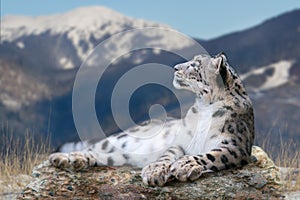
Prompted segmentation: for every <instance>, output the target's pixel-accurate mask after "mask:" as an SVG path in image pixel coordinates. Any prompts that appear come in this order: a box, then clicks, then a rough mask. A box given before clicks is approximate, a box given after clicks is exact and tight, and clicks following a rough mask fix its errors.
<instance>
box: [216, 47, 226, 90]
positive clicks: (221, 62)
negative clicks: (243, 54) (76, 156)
mask: <svg viewBox="0 0 300 200" xmlns="http://www.w3.org/2000/svg"><path fill="white" fill-rule="evenodd" d="M214 62H215V66H216V71H215V73H216V74H219V75H220V77H221V79H222V82H223V85H224V86H225V88H228V87H229V83H228V77H229V74H228V73H229V72H228V69H227V67H226V62H227V57H226V55H225V54H224V53H223V52H221V53H219V54H218V55H216V56H215V58H214Z"/></svg>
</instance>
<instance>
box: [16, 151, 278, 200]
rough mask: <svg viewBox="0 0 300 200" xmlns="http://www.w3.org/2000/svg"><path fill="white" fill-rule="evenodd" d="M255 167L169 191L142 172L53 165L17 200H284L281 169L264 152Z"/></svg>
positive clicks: (38, 170)
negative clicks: (145, 181)
mask: <svg viewBox="0 0 300 200" xmlns="http://www.w3.org/2000/svg"><path fill="white" fill-rule="evenodd" d="M252 155H253V162H252V163H250V164H249V165H247V166H244V167H242V168H237V169H231V170H224V171H220V172H216V173H207V174H204V175H203V176H202V177H200V178H199V179H198V180H196V181H193V182H179V181H172V182H169V183H167V184H166V185H165V186H164V187H149V186H146V185H144V184H143V183H142V179H141V177H140V172H141V169H138V168H133V167H94V168H90V169H88V170H86V171H82V172H68V171H63V170H60V169H57V168H54V167H52V166H51V165H50V163H49V162H48V161H45V162H44V163H42V164H40V165H39V166H36V167H35V168H34V170H33V173H32V176H33V177H34V179H33V181H32V182H31V183H30V184H29V185H27V186H26V188H25V189H24V190H23V192H22V193H21V194H20V195H19V196H18V199H31V198H33V199H49V198H55V199H232V198H233V199H249V198H250V199H271V198H280V191H281V188H282V182H281V179H280V172H279V168H278V167H277V166H275V164H274V163H273V161H272V160H271V159H270V158H269V157H268V156H267V154H266V153H265V152H264V151H263V150H262V149H261V148H260V147H256V146H254V147H253V148H252Z"/></svg>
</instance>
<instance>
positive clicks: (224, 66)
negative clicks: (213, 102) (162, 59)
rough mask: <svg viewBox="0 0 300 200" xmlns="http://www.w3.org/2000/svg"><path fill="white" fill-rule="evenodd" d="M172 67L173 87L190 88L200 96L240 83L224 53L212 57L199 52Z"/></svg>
mask: <svg viewBox="0 0 300 200" xmlns="http://www.w3.org/2000/svg"><path fill="white" fill-rule="evenodd" d="M174 69H175V73H174V80H173V85H174V87H175V88H177V89H186V90H190V91H192V92H194V93H195V94H197V96H200V97H203V96H206V95H210V96H211V95H213V93H214V95H216V93H217V92H221V91H225V90H228V89H232V87H233V83H235V82H237V81H238V82H239V83H240V84H241V81H240V78H239V77H238V75H237V74H236V73H235V71H234V69H233V68H232V67H231V66H230V65H229V64H228V62H227V58H226V56H225V54H224V53H219V54H218V55H216V56H214V57H211V56H209V55H207V54H201V55H198V56H195V57H194V58H193V59H192V60H191V61H188V62H185V63H181V64H178V65H176V66H175V67H174ZM241 87H242V85H241Z"/></svg>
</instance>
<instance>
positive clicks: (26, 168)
mask: <svg viewBox="0 0 300 200" xmlns="http://www.w3.org/2000/svg"><path fill="white" fill-rule="evenodd" d="M32 135H33V134H32V133H31V132H29V131H26V133H25V134H24V135H23V136H16V135H14V134H13V130H11V129H9V127H8V126H2V128H1V131H0V143H1V144H0V169H1V170H0V193H2V194H3V193H11V192H16V190H18V188H22V187H24V185H25V184H27V183H28V181H29V180H30V177H29V176H26V175H30V174H31V171H32V169H33V167H34V166H35V165H37V164H39V163H41V162H42V161H44V160H46V159H47V157H48V155H49V152H50V141H49V139H48V138H45V139H43V138H34V137H33V136H32Z"/></svg>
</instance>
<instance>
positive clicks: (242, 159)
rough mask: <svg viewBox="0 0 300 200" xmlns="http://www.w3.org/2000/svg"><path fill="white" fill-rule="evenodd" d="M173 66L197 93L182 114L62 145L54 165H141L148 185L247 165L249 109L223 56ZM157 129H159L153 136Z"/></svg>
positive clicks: (181, 85)
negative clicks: (95, 138)
mask: <svg viewBox="0 0 300 200" xmlns="http://www.w3.org/2000/svg"><path fill="white" fill-rule="evenodd" d="M174 69H175V73H174V80H173V85H174V87H175V88H177V89H185V90H190V91H192V92H193V93H195V96H196V98H195V104H194V105H193V106H192V107H191V108H190V109H189V111H188V113H187V115H186V116H185V118H184V119H182V120H181V119H170V120H167V122H166V123H165V124H163V128H162V129H161V125H162V124H161V122H159V121H151V123H150V122H144V123H142V124H141V125H140V126H136V127H133V128H131V129H129V130H127V131H125V132H123V133H120V134H117V135H114V136H110V137H108V138H106V139H103V140H101V141H98V142H87V141H86V142H82V143H79V144H75V145H74V144H73V148H71V146H72V145H71V144H68V145H65V146H63V147H62V148H61V150H62V151H65V152H59V153H54V154H52V155H50V158H49V159H50V162H51V163H52V165H54V166H56V167H60V168H66V169H71V170H81V169H86V168H88V167H92V166H99V165H114V166H120V165H134V166H139V167H143V170H142V173H141V176H142V179H143V182H144V183H145V184H147V185H152V186H156V185H158V186H163V185H164V184H165V183H166V182H168V181H171V180H173V179H177V180H179V181H187V180H195V179H198V178H199V177H200V176H201V175H202V174H203V173H206V172H212V171H219V170H224V169H231V168H234V167H238V166H243V165H246V164H247V163H248V162H249V157H250V154H251V147H252V144H253V140H254V114H253V108H252V103H251V101H250V99H249V96H248V95H247V93H246V90H245V88H244V86H243V84H242V81H241V79H240V78H239V76H238V75H237V73H236V72H235V70H234V69H233V68H232V67H231V66H230V65H229V63H228V61H227V58H226V56H225V55H224V54H223V53H220V54H218V55H217V56H215V57H210V56H208V55H199V56H196V57H195V58H194V59H192V60H191V61H188V62H186V63H182V64H178V65H176V66H175V67H174ZM156 129H157V130H160V131H159V133H160V134H155V135H151V133H152V132H153V130H156ZM149 135H151V137H149ZM137 136H139V137H137ZM141 136H147V137H141ZM75 147H76V148H75ZM79 147H83V148H79ZM74 150H75V152H74ZM66 151H73V152H71V153H67V152H66Z"/></svg>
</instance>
